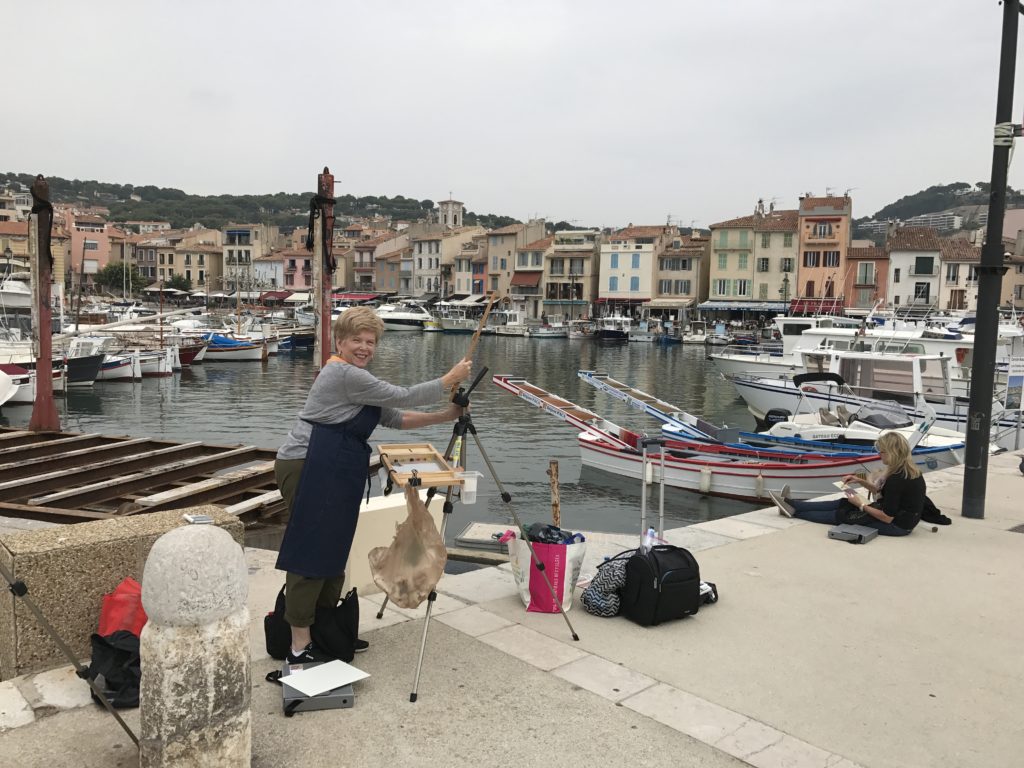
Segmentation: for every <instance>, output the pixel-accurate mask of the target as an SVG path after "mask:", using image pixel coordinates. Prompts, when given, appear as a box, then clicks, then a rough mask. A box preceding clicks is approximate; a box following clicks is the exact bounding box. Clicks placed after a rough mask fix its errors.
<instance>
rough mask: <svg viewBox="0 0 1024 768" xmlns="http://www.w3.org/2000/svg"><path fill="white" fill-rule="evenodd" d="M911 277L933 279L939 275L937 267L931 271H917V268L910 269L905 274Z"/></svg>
mask: <svg viewBox="0 0 1024 768" xmlns="http://www.w3.org/2000/svg"><path fill="white" fill-rule="evenodd" d="M907 274H909V275H910V276H911V277H935V276H937V275H938V274H939V268H938V267H937V266H935V267H932V268H931V269H918V268H917V267H911V268H910V271H909V272H908V273H907Z"/></svg>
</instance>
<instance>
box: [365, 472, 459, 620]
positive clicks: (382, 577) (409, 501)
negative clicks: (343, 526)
mask: <svg viewBox="0 0 1024 768" xmlns="http://www.w3.org/2000/svg"><path fill="white" fill-rule="evenodd" d="M405 504H406V506H407V507H408V509H409V516H408V517H407V518H405V521H404V522H402V523H400V524H399V525H398V528H397V530H396V531H395V538H394V541H392V542H391V546H389V547H375V548H374V549H371V550H370V554H369V560H370V573H372V574H373V583H374V584H376V585H377V586H378V587H380V588H381V589H383V590H384V593H385V594H386V595H387V596H388V599H389V600H390V601H391V602H392V603H394V604H395V605H397V606H398V607H399V608H416V607H417V606H419V604H420V603H422V602H423V601H424V600H426V599H427V596H428V595H429V594H430V593H431V591H433V589H434V587H436V586H437V582H439V581H440V580H441V576H442V575H443V574H444V566H445V563H447V562H448V550H447V549H445V546H444V540H443V539H442V538H441V534H440V533H438V530H437V526H436V525H434V518H433V517H431V516H430V512H428V511H427V507H426V505H425V504H424V503H423V500H422V499H420V495H419V488H416V487H413V486H411V485H407V486H406V487H405Z"/></svg>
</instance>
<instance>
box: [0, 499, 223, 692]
mask: <svg viewBox="0 0 1024 768" xmlns="http://www.w3.org/2000/svg"><path fill="white" fill-rule="evenodd" d="M186 512H193V513H201V514H208V515H211V516H212V517H213V518H214V522H215V524H216V525H217V526H219V527H221V528H224V529H225V530H226V531H228V533H230V534H231V536H232V538H234V540H235V541H236V542H238V543H239V544H241V543H242V538H243V527H242V522H241V521H240V520H239V519H238V518H236V517H234V516H232V515H228V514H226V513H225V512H223V511H222V510H221V509H220V507H216V506H203V507H190V508H188V509H177V510H167V511H164V512H151V513H145V514H138V515H128V516H125V517H123V518H118V519H116V520H96V521H92V522H88V523H77V524H75V525H62V526H59V527H55V528H47V529H43V530H36V531H21V532H18V533H3V534H0V565H3V567H4V568H5V569H6V570H7V571H8V572H9V573H11V574H13V576H14V578H16V579H20V580H22V581H24V582H25V584H26V586H27V587H28V590H29V591H28V596H29V597H30V598H31V599H32V600H33V602H35V604H36V605H37V606H38V607H39V610H40V611H41V612H42V614H43V616H45V617H46V619H47V621H49V622H50V624H51V625H52V626H53V628H54V629H55V630H56V631H57V633H58V634H59V635H60V637H61V638H62V639H63V640H64V642H65V643H67V645H68V647H70V648H71V650H72V652H73V653H75V655H76V656H78V658H79V659H82V660H84V659H88V658H89V656H90V645H89V636H90V635H91V634H92V633H93V632H95V631H96V629H97V627H98V622H99V615H100V607H101V605H102V603H103V595H104V594H106V593H108V592H110V591H111V590H113V589H114V588H115V587H116V586H117V585H118V584H119V583H120V582H121V580H122V579H123V578H125V577H126V576H131V577H132V578H134V579H136V580H138V581H140V582H141V581H142V571H143V566H144V564H145V562H146V557H147V556H148V554H149V550H150V548H151V547H152V546H153V542H155V541H156V540H157V538H159V537H160V536H162V535H163V534H164V533H166V532H167V531H170V530H172V529H174V528H177V527H179V526H182V525H187V523H185V521H184V520H182V517H181V516H182V515H183V514H185V513H186ZM66 663H68V662H67V659H66V658H65V656H64V654H62V653H61V652H60V649H59V648H58V647H57V645H56V644H55V643H54V642H53V640H52V639H51V638H50V635H49V634H48V633H47V632H46V630H45V629H44V628H43V627H42V626H40V624H39V622H38V621H37V620H36V618H35V615H34V614H33V613H32V611H31V609H29V607H28V606H27V605H26V604H25V602H24V601H23V600H22V599H21V598H15V597H14V595H12V594H11V593H10V592H9V591H7V590H4V596H3V598H2V599H0V679H2V680H8V679H10V678H12V677H17V676H19V675H24V674H28V673H32V672H38V671H41V670H44V669H52V668H53V667H57V666H62V665H64V664H66Z"/></svg>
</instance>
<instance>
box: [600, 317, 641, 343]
mask: <svg viewBox="0 0 1024 768" xmlns="http://www.w3.org/2000/svg"><path fill="white" fill-rule="evenodd" d="M632 327H633V320H632V318H629V317H624V316H622V315H605V316H604V317H601V318H598V320H597V331H596V332H595V337H596V338H597V340H598V341H628V340H629V329H630V328H632Z"/></svg>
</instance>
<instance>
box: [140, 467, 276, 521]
mask: <svg viewBox="0 0 1024 768" xmlns="http://www.w3.org/2000/svg"><path fill="white" fill-rule="evenodd" d="M273 486H274V470H273V469H268V470H265V471H264V472H261V473H258V474H254V475H249V476H248V477H240V478H236V479H234V480H224V481H222V482H221V483H220V484H219V485H215V486H212V487H208V488H204V489H201V490H197V491H194V492H193V493H192V494H191V495H189V496H185V497H183V498H179V499H176V500H174V501H165V502H163V503H160V504H154V505H153V506H151V507H148V508H146V509H144V510H139V511H145V512H158V511H160V510H164V509H178V508H179V507H186V506H187V507H191V506H198V505H201V504H233V503H236V500H237V498H238V497H239V496H242V495H243V494H245V493H252V492H254V491H257V492H260V493H263V492H265V491H269V490H270V489H271V488H273Z"/></svg>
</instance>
